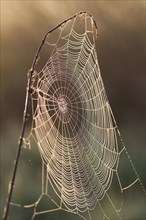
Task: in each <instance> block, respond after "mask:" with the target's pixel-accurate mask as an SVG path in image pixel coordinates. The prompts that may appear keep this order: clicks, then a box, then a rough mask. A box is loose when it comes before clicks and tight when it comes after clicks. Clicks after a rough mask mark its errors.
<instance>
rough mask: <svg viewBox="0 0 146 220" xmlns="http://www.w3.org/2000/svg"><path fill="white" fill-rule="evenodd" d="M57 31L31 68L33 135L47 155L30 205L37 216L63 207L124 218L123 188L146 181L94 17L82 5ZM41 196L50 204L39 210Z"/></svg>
mask: <svg viewBox="0 0 146 220" xmlns="http://www.w3.org/2000/svg"><path fill="white" fill-rule="evenodd" d="M54 32H55V33H54V35H53V33H51V34H49V35H48V36H47V38H46V39H45V43H44V45H45V54H46V57H47V58H46V60H43V62H45V65H43V67H42V68H41V69H40V71H37V72H35V73H34V80H33V85H32V91H33V92H32V95H31V100H32V109H33V124H32V128H31V135H32V136H33V137H34V139H35V140H36V143H37V145H38V149H39V152H40V155H41V158H42V192H41V196H40V197H39V198H38V200H37V201H36V202H35V203H33V204H31V205H25V208H30V207H33V216H32V219H36V218H37V216H39V215H41V214H45V213H49V212H53V211H57V210H60V209H61V210H64V211H67V212H70V213H74V214H77V215H78V216H80V217H81V218H83V219H86V220H93V219H94V218H95V213H96V212H97V213H96V216H97V218H96V219H122V218H123V216H124V212H123V201H124V200H123V199H124V194H125V192H127V191H129V189H131V188H132V187H135V186H136V187H137V185H141V188H142V189H143V191H144V188H143V186H142V184H141V181H140V179H139V177H138V174H137V172H136V169H135V167H134V165H133V163H132V161H131V159H130V156H129V154H128V152H127V150H126V148H125V145H124V143H123V141H122V138H121V135H120V132H119V130H118V128H117V125H116V122H115V119H114V116H113V113H112V110H111V107H110V104H109V101H108V98H107V95H106V91H105V88H104V85H103V81H102V77H101V73H100V69H99V64H98V59H97V54H96V46H95V37H96V36H97V28H96V25H95V22H94V20H93V17H92V16H91V15H90V14H89V13H83V14H79V15H77V16H75V17H74V18H73V19H72V20H71V21H69V22H66V23H64V24H63V25H61V27H59V28H58V29H57V30H56V31H54ZM48 56H49V59H48ZM40 58H41V55H40ZM40 60H41V59H40ZM40 60H39V61H40ZM38 63H39V62H38ZM122 157H126V158H127V161H128V163H129V165H127V166H129V167H130V169H131V171H130V172H131V173H132V174H131V175H130V174H129V177H128V178H127V180H126V181H125V182H124V181H123V180H122V179H121V177H120V174H119V173H120V172H123V171H121V170H120V169H121V166H122V162H121V158H122ZM111 192H112V193H111ZM113 192H114V193H115V194H116V195H118V196H117V198H118V199H116V198H115V194H113ZM44 196H45V197H47V198H48V207H49V203H52V206H50V207H51V208H48V209H46V210H39V211H38V206H39V204H40V203H41V200H42V199H43V197H44ZM105 204H106V205H105ZM93 216H94V217H93ZM125 219H126V218H125Z"/></svg>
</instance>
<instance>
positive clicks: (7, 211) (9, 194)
mask: <svg viewBox="0 0 146 220" xmlns="http://www.w3.org/2000/svg"><path fill="white" fill-rule="evenodd" d="M81 14H88V15H89V16H90V17H92V15H91V14H90V13H89V12H79V13H77V14H75V15H73V16H72V17H70V18H68V19H66V20H65V21H63V22H61V23H60V24H59V25H57V26H56V27H54V28H52V29H51V30H49V31H48V32H47V33H46V34H45V35H44V37H43V39H42V42H41V44H40V46H39V48H38V50H37V52H36V55H35V58H34V60H33V63H32V66H31V69H30V70H29V72H28V83H27V91H26V99H25V107H24V113H23V122H22V129H21V134H20V139H19V145H18V149H17V153H16V159H15V164H14V169H13V173H12V178H11V182H10V184H9V189H8V198H7V202H6V206H5V208H4V213H3V220H7V218H8V213H9V208H10V203H11V198H12V194H13V188H14V184H15V178H16V173H17V168H18V163H19V158H20V153H21V149H22V144H23V138H24V133H25V128H26V122H27V117H28V109H29V102H30V95H31V85H32V77H33V73H34V70H35V66H36V64H37V61H38V58H39V54H40V51H41V49H42V47H43V44H44V43H45V39H46V37H47V36H48V34H50V33H51V32H53V31H54V30H56V29H57V28H59V27H60V26H62V25H63V24H65V23H66V22H68V21H70V20H72V19H74V18H75V17H77V16H79V15H81ZM92 19H93V17H92ZM93 22H94V25H95V28H96V30H97V26H96V23H95V20H94V19H93Z"/></svg>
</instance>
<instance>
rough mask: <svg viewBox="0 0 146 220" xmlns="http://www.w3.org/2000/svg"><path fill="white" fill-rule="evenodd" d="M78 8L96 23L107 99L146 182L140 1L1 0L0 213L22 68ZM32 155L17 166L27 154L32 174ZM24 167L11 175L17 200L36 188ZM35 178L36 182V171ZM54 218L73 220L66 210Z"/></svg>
mask: <svg viewBox="0 0 146 220" xmlns="http://www.w3.org/2000/svg"><path fill="white" fill-rule="evenodd" d="M79 11H89V12H90V13H91V14H92V15H93V16H94V18H95V20H96V22H97V26H98V31H99V32H98V39H97V42H96V45H97V52H98V59H99V65H100V69H101V73H102V77H103V81H104V84H105V88H106V91H107V94H108V98H109V101H110V103H111V106H112V109H113V112H114V115H115V118H116V121H117V124H118V126H119V129H120V131H121V134H122V136H123V139H124V142H125V144H126V147H127V150H128V152H129V153H130V155H131V158H132V160H133V162H134V164H135V167H136V169H137V171H138V174H139V176H140V178H141V180H142V183H143V185H146V178H145V165H146V164H145V160H146V158H145V155H146V152H145V146H146V143H145V99H146V97H145V28H146V26H145V20H144V19H145V1H8V0H7V1H1V114H0V116H1V119H0V122H1V173H0V175H1V216H2V212H3V207H4V204H5V201H6V196H7V189H8V183H9V181H10V177H11V173H12V168H13V164H14V158H15V154H16V149H17V143H18V139H19V134H20V129H21V125H22V116H23V109H24V101H25V91H26V83H27V71H28V69H29V68H30V66H31V64H32V61H33V58H34V55H35V53H36V50H37V48H38V46H39V44H40V42H41V39H42V37H43V35H44V34H45V33H46V32H47V31H48V30H49V29H51V28H53V27H54V26H56V25H57V24H58V23H60V22H62V21H63V20H65V19H66V18H68V17H70V16H71V15H73V14H75V13H77V12H79ZM35 147H36V146H35ZM36 151H37V150H36ZM37 155H38V152H36V154H35V155H33V154H32V155H31V152H30V151H29V152H22V158H21V163H20V166H21V165H22V167H23V166H25V162H27V163H28V158H31V157H32V160H34V164H35V163H36V164H37V165H35V166H34V164H32V165H31V169H32V172H33V171H34V170H36V166H37V168H38V169H39V167H40V158H39V156H37ZM28 167H29V166H28ZM22 170H23V168H22ZM24 170H25V172H26V173H25V174H23V176H25V177H26V178H24V180H23V181H22V179H23V178H22V175H21V174H22V173H21V172H19V173H18V175H17V178H16V181H17V183H18V184H17V185H18V191H19V197H20V198H23V195H24V194H25V193H27V189H28V191H29V196H30V195H31V193H32V189H33V194H34V195H35V194H36V191H37V188H36V186H35V184H34V181H33V180H34V177H33V178H32V177H31V174H32V173H31V172H30V173H29V168H28V169H26V168H24ZM38 173H39V172H38ZM37 175H38V176H37ZM35 178H36V179H35V181H36V182H37V181H38V179H39V174H36V177H35ZM29 180H30V181H29ZM30 182H31V184H30ZM39 186H40V185H39V183H38V187H39ZM15 188H16V187H15ZM16 189H17V188H16ZM20 198H19V199H20ZM17 212H18V211H17ZM1 216H0V217H1ZM56 216H57V214H56ZM58 216H59V217H60V219H64V220H65V219H69V218H70V219H76V220H77V217H75V216H71V217H68V215H67V214H66V213H65V214H64V213H63V214H62V215H60V214H59V215H58ZM61 216H62V217H61ZM59 217H56V218H57V219H58V220H59ZM10 219H11V218H10ZM14 219H19V218H14ZM23 219H26V220H27V218H26V217H24V218H23ZM44 219H45V218H44ZM50 219H52V220H53V219H54V220H55V217H50ZM139 219H140V218H139ZM141 219H142V218H141Z"/></svg>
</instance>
